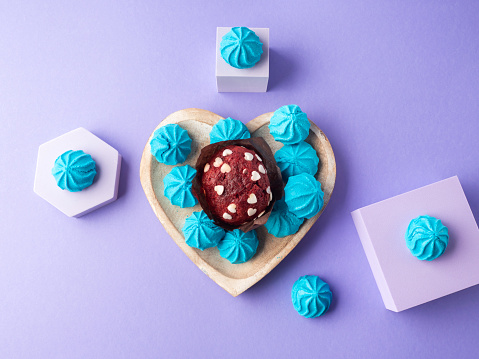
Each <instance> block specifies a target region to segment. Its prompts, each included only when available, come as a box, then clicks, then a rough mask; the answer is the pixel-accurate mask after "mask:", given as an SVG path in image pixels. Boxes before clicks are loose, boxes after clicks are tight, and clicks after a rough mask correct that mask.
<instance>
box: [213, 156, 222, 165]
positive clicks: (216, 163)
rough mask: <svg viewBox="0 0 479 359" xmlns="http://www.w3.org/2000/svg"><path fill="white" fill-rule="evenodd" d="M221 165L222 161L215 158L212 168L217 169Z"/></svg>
mask: <svg viewBox="0 0 479 359" xmlns="http://www.w3.org/2000/svg"><path fill="white" fill-rule="evenodd" d="M222 163H223V160H222V159H221V158H219V157H216V159H215V163H213V166H215V167H219V166H221V164H222Z"/></svg>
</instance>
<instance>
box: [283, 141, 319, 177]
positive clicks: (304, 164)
mask: <svg viewBox="0 0 479 359" xmlns="http://www.w3.org/2000/svg"><path fill="white" fill-rule="evenodd" d="M274 158H275V159H276V163H277V164H278V167H279V169H280V170H281V175H282V176H283V180H285V181H287V180H288V178H289V177H291V176H296V175H299V174H301V173H309V174H310V175H313V176H314V175H315V174H316V172H318V164H319V158H318V155H317V154H316V150H315V149H314V148H313V147H312V146H311V145H310V144H309V143H306V142H304V141H301V142H298V143H296V144H294V145H284V146H283V147H282V148H280V149H279V150H278V151H276V153H275V154H274Z"/></svg>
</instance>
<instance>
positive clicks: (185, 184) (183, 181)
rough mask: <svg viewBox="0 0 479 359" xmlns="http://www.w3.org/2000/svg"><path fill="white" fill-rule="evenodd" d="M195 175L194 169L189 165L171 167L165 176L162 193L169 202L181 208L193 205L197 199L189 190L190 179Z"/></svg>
mask: <svg viewBox="0 0 479 359" xmlns="http://www.w3.org/2000/svg"><path fill="white" fill-rule="evenodd" d="M195 175H196V170H195V169H194V168H193V167H191V166H189V165H186V166H180V167H173V168H172V169H171V171H170V173H168V174H167V175H166V176H165V178H163V184H164V186H165V190H164V192H163V193H164V195H165V197H166V198H168V199H169V200H170V202H171V204H173V205H175V206H180V207H181V208H185V207H193V206H194V205H196V204H197V203H198V200H197V199H196V197H195V196H194V195H193V192H192V190H191V186H192V185H191V181H192V180H193V178H194V177H195Z"/></svg>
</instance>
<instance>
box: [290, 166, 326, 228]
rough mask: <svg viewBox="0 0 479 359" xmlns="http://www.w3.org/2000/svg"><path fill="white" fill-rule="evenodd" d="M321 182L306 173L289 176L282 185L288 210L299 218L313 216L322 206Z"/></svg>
mask: <svg viewBox="0 0 479 359" xmlns="http://www.w3.org/2000/svg"><path fill="white" fill-rule="evenodd" d="M323 197H324V192H323V191H322V190H321V183H320V182H319V181H317V180H316V178H314V177H313V176H311V175H310V174H308V173H301V174H300V175H296V176H291V177H290V178H289V179H288V183H286V186H285V187H284V199H285V201H286V204H287V205H288V208H289V210H290V211H291V212H292V213H293V214H295V215H296V216H297V217H299V218H308V219H309V218H311V217H314V216H315V215H316V214H318V212H319V211H320V210H321V208H323V204H324V200H323Z"/></svg>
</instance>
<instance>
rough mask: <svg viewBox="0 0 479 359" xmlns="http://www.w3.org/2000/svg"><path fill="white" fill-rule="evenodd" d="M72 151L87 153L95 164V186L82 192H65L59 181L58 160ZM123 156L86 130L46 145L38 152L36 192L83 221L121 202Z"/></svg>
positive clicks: (75, 131)
mask: <svg viewBox="0 0 479 359" xmlns="http://www.w3.org/2000/svg"><path fill="white" fill-rule="evenodd" d="M69 150H74V151H77V150H83V151H84V152H85V153H88V154H90V155H91V157H92V158H93V159H94V160H95V162H96V166H97V171H98V173H97V174H96V176H95V178H94V180H93V184H92V185H91V186H89V187H87V188H85V189H83V190H82V191H79V192H69V191H68V190H62V189H61V188H60V187H59V186H58V185H57V182H56V181H55V177H54V176H53V174H52V168H53V166H54V163H55V160H56V159H57V158H58V156H60V155H61V154H62V153H65V152H66V151H69ZM120 167H121V155H120V154H119V153H118V151H117V150H115V149H114V148H113V147H111V146H110V145H109V144H107V143H106V142H104V141H102V140H100V139H99V138H98V137H96V136H95V135H94V134H92V133H91V132H89V131H87V130H85V129H84V128H81V127H80V128H77V129H76V130H73V131H70V132H68V133H65V134H64V135H61V136H59V137H57V138H54V139H53V140H51V141H48V142H45V143H44V144H42V145H40V147H39V148H38V157H37V169H36V172H35V184H34V187H33V190H34V191H35V193H36V194H38V195H39V196H40V197H42V198H43V199H44V200H45V201H47V202H49V203H50V204H52V205H53V206H55V207H56V208H57V209H59V210H60V211H62V212H63V213H64V214H66V215H67V216H69V217H80V216H83V215H84V214H87V213H89V212H91V211H93V210H95V209H97V208H100V207H102V206H104V205H106V204H108V203H111V202H113V201H115V200H116V199H117V196H118V183H119V177H120Z"/></svg>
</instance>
